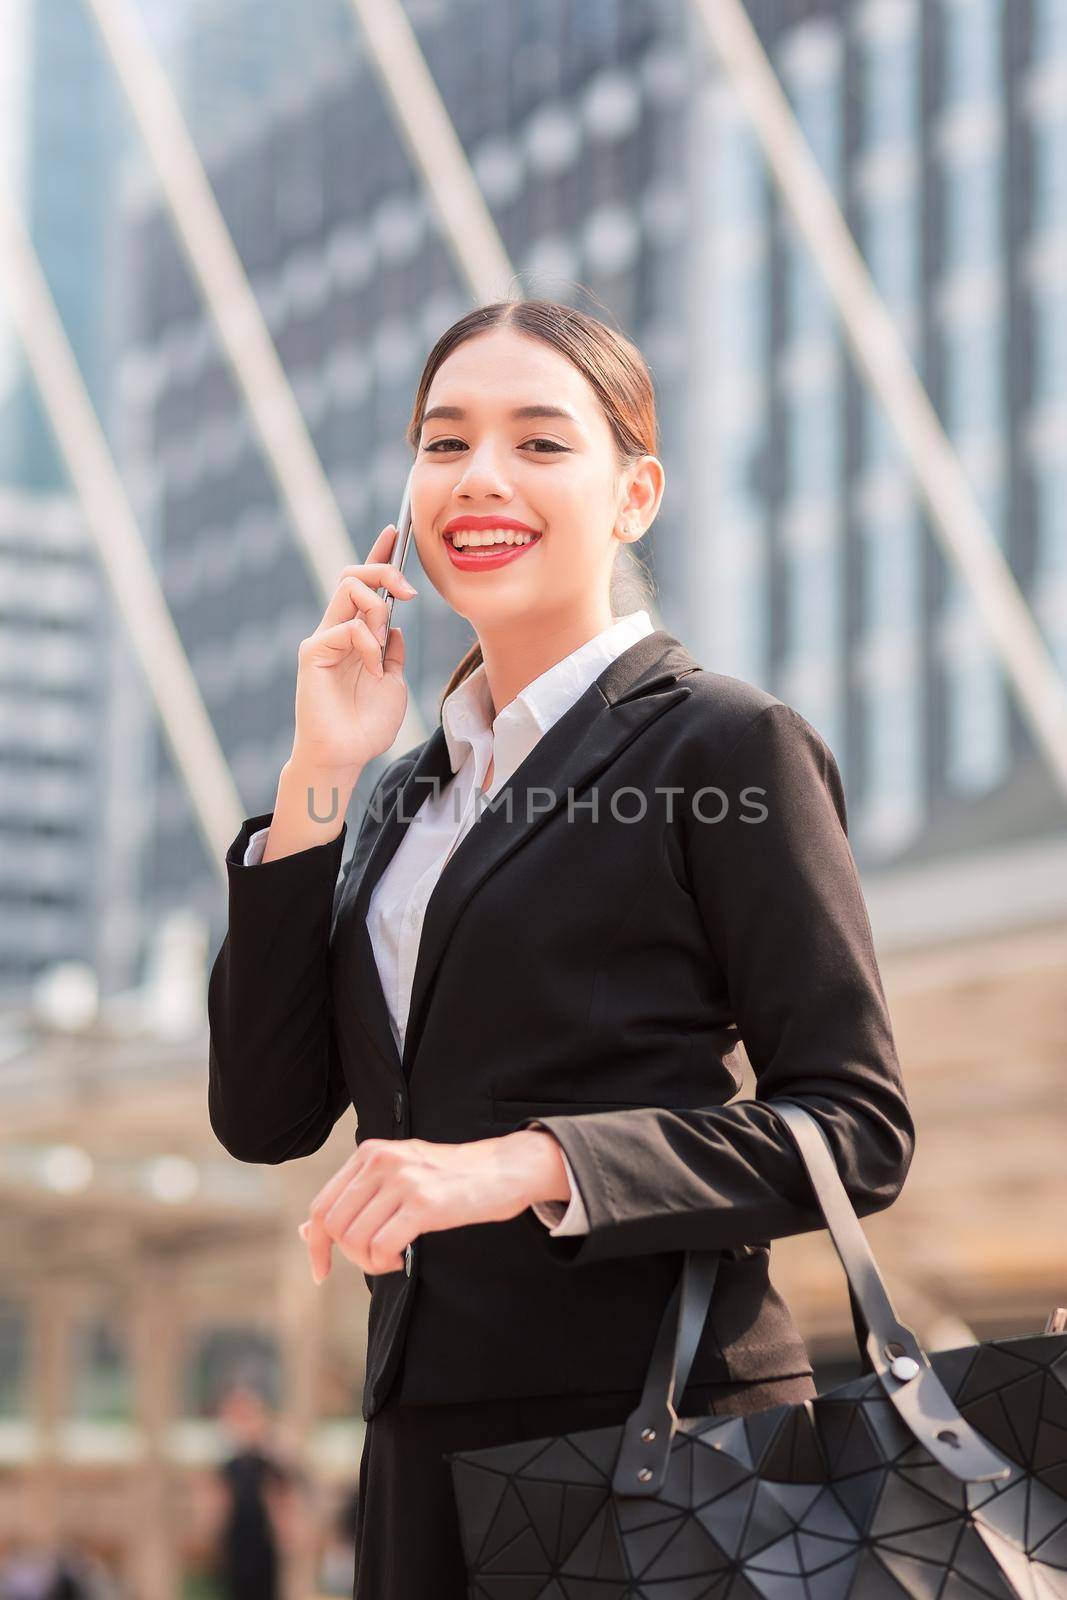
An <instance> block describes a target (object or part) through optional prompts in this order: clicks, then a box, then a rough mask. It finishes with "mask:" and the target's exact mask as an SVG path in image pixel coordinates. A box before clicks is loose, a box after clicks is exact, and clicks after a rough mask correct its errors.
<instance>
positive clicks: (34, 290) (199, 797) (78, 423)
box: [0, 184, 244, 884]
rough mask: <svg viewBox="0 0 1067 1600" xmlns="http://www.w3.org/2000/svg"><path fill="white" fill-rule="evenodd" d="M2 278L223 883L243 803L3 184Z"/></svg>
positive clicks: (34, 257) (0, 201) (0, 212)
mask: <svg viewBox="0 0 1067 1600" xmlns="http://www.w3.org/2000/svg"><path fill="white" fill-rule="evenodd" d="M0 278H2V279H3V281H4V282H5V283H6V284H7V290H8V294H9V297H10V302H11V311H12V319H13V321H14V324H15V327H16V328H17V329H18V331H19V334H20V336H21V338H22V342H23V345H24V348H25V350H26V356H27V359H28V361H29V364H30V369H31V371H32V372H33V375H34V378H35V380H36V383H37V387H38V390H39V392H40V395H41V399H42V402H43V404H44V408H45V410H46V412H47V413H48V417H49V420H50V422H51V424H52V428H53V431H54V432H55V436H56V442H57V444H58V445H59V449H60V451H61V453H62V456H63V459H64V461H65V462H66V465H67V470H68V472H69V473H70V478H71V482H72V483H73V485H74V488H75V491H76V492H77V495H78V498H79V500H80V501H81V505H82V509H83V512H84V514H85V518H86V521H87V523H88V525H89V530H90V532H91V534H92V537H93V539H94V540H95V543H96V548H97V550H98V552H99V555H100V559H101V562H102V564H103V568H104V572H105V575H106V577H107V580H108V583H109V584H110V587H111V592H112V594H113V595H114V597H115V603H116V605H117V606H118V609H119V613H120V615H121V616H122V620H123V622H124V624H125V626H126V631H127V634H128V636H129V639H130V643H131V645H132V647H133V652H134V655H135V656H136V658H137V662H138V665H139V666H140V668H141V671H142V672H143V673H144V676H145V679H146V681H147V683H148V687H149V690H150V692H151V694H152V697H153V699H154V700H155V703H156V706H157V708H158V711H159V718H160V723H161V725H162V728H163V732H164V734H165V735H166V738H167V742H168V744H169V745H170V749H171V753H172V755H173V757H174V761H175V764H176V766H177V769H178V771H179V772H180V773H181V775H182V778H183V779H184V782H185V786H186V788H187V790H188V792H189V796H190V799H191V801H192V805H193V812H194V815H195V817H196V820H197V823H198V825H199V828H200V832H201V835H202V836H203V839H204V843H205V846H206V849H207V853H208V856H209V857H210V859H211V861H212V864H213V865H214V868H215V871H216V872H217V873H218V874H219V876H220V877H221V879H222V882H223V884H225V883H226V865H225V854H226V849H227V846H228V845H229V843H230V840H231V839H232V838H233V837H234V835H235V834H236V833H237V832H238V830H239V829H240V827H241V823H242V821H243V818H244V811H243V809H242V806H241V799H240V796H239V795H238V793H237V790H236V788H235V786H234V782H233V777H232V775H231V773H230V769H229V766H228V765H227V762H226V757H225V755H224V754H223V751H222V748H221V746H220V745H219V742H218V740H217V738H216V737H215V730H214V728H213V727H212V724H211V719H210V717H209V716H208V713H207V709H206V707H205V705H204V701H203V698H202V696H201V694H200V687H199V685H198V683H197V681H196V677H195V674H194V673H193V670H192V668H191V666H190V665H189V661H188V658H187V656H186V654H185V649H184V647H183V645H182V641H181V639H180V637H179V635H178V632H177V629H176V628H175V626H174V620H173V618H172V617H171V614H170V611H169V609H168V607H167V602H166V598H165V596H164V594H163V590H162V588H161V587H160V583H159V579H158V577H157V576H156V571H155V568H154V566H153V565H152V561H151V558H150V556H149V554H148V551H147V548H146V546H145V542H144V539H143V538H142V536H141V531H140V529H139V528H138V526H137V521H136V518H135V517H134V513H133V509H132V507H131V505H130V502H129V499H128V498H127V495H126V491H125V489H124V488H123V484H122V479H121V478H120V477H119V474H118V470H117V468H116V466H115V463H114V461H113V459H112V457H111V453H110V451H109V449H108V446H107V441H106V439H105V438H104V434H103V430H102V429H101V427H100V423H99V420H98V418H97V415H96V412H95V411H94V410H93V405H92V401H91V400H90V398H89V394H88V391H87V389H86V387H85V382H84V380H83V378H82V375H81V373H80V371H79V370H78V364H77V362H76V360H75V358H74V353H73V351H72V350H71V348H70V344H69V341H68V340H67V336H66V333H65V332H64V329H63V324H62V322H61V320H60V317H59V313H58V311H57V310H56V305H55V302H54V300H53V299H52V295H51V292H50V290H49V288H48V284H47V282H46V281H45V277H44V274H43V272H42V271H41V267H40V263H39V261H38V260H37V255H36V252H35V251H34V248H33V244H32V242H31V240H30V238H29V235H28V234H27V233H26V230H25V227H24V225H23V221H22V218H21V216H20V215H19V213H18V210H17V208H16V207H15V204H14V202H13V201H12V199H11V196H10V194H9V192H8V191H7V189H6V187H5V186H4V185H2V184H0Z"/></svg>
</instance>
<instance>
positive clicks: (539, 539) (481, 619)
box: [411, 328, 663, 633]
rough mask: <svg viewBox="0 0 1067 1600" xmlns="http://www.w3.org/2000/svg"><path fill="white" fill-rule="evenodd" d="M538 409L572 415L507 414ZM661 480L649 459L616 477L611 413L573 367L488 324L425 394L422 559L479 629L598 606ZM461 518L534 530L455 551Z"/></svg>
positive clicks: (414, 490)
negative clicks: (525, 536)
mask: <svg viewBox="0 0 1067 1600" xmlns="http://www.w3.org/2000/svg"><path fill="white" fill-rule="evenodd" d="M530 406H535V407H545V408H555V409H558V410H560V411H564V412H566V413H567V414H566V415H547V416H532V415H526V416H514V415H512V413H513V411H514V410H517V409H518V408H520V407H530ZM439 407H447V408H449V410H448V414H447V415H435V414H434V413H435V412H436V411H437V410H438V408H439ZM662 477H663V472H662V467H661V466H660V464H659V462H658V461H657V460H656V458H655V457H654V456H644V457H642V459H641V462H640V463H639V464H638V466H637V467H635V468H630V469H628V470H627V471H626V472H624V473H622V474H620V473H618V471H617V469H616V460H615V445H614V440H613V437H612V433H611V428H610V426H609V423H608V420H607V417H606V416H605V414H604V412H603V410H602V408H601V406H600V402H599V400H598V399H597V397H596V394H595V392H594V391H593V389H592V388H591V386H590V385H589V383H588V382H587V381H586V379H585V378H584V377H583V376H582V374H581V373H580V372H579V371H578V369H577V368H576V367H574V366H573V365H572V364H571V363H570V361H568V360H567V358H566V357H565V356H562V355H560V354H559V352H558V351H556V350H554V349H552V348H551V346H549V345H546V344H543V343H541V341H540V340H537V339H533V338H530V337H526V336H524V335H522V334H519V333H516V332H514V331H513V330H512V329H508V328H494V329H492V330H490V331H489V332H487V333H483V334H478V335H476V336H475V337H474V338H472V339H468V340H466V341H465V343H463V344H462V345H460V346H459V347H458V349H456V350H454V351H453V352H452V354H451V355H450V356H448V357H447V358H446V359H445V361H443V362H442V364H441V366H440V367H439V368H438V370H437V372H436V374H435V375H434V378H433V382H432V384H431V386H430V389H429V392H428V394H427V396H426V407H425V411H424V414H423V427H422V433H421V436H420V439H419V447H418V455H417V458H416V463H415V470H414V474H413V477H412V484H411V511H412V523H413V537H414V538H415V542H416V545H417V547H418V551H419V558H420V560H421V562H422V565H423V568H424V569H425V571H426V574H427V576H428V577H429V579H430V581H431V583H432V584H433V585H434V587H435V589H437V590H438V591H439V593H440V594H441V595H443V597H444V598H445V600H447V602H448V604H449V605H450V606H451V607H452V608H453V610H454V611H456V612H458V613H459V615H460V616H463V617H466V618H467V620H468V621H469V622H470V623H471V624H472V625H473V627H474V628H475V629H476V631H478V632H479V633H482V632H483V631H489V632H496V631H497V630H498V629H499V628H500V627H501V625H502V624H507V623H508V622H509V621H513V620H518V619H519V618H527V619H530V618H537V619H538V621H539V622H541V621H546V620H552V619H555V620H559V621H562V620H564V619H566V618H568V617H572V616H575V615H580V614H583V613H586V612H589V611H590V610H591V609H599V610H603V609H606V607H607V601H608V592H609V587H610V579H611V568H612V565H613V563H614V560H615V555H616V552H617V550H618V541H619V539H620V538H625V539H626V540H627V541H628V542H629V541H631V540H632V539H636V538H639V537H640V536H641V534H642V533H643V532H644V531H645V529H646V528H647V527H648V525H649V524H650V523H651V521H652V520H653V518H654V517H655V514H656V511H657V510H658V508H659V502H660V499H661V497H662ZM465 517H470V518H473V519H475V520H477V521H479V522H482V523H483V525H484V527H486V528H492V527H495V528H499V527H502V526H503V527H507V525H508V524H509V523H521V524H522V525H523V527H525V528H528V529H530V530H531V531H532V532H533V534H534V536H535V537H534V538H533V539H532V540H531V541H530V542H529V543H527V544H526V545H525V547H522V546H520V545H519V544H517V543H516V544H498V545H494V546H493V547H492V554H489V555H487V554H486V553H484V551H485V549H486V547H485V546H484V545H483V546H479V547H477V548H475V547H472V546H470V545H468V547H467V549H466V550H465V549H463V548H462V540H463V535H462V533H461V534H460V544H459V546H457V545H456V544H455V543H453V542H451V540H452V539H453V538H454V535H452V534H450V537H449V538H448V539H446V536H445V530H446V528H447V529H449V530H451V529H452V525H453V524H454V523H455V521H456V519H460V521H462V519H464V518H465Z"/></svg>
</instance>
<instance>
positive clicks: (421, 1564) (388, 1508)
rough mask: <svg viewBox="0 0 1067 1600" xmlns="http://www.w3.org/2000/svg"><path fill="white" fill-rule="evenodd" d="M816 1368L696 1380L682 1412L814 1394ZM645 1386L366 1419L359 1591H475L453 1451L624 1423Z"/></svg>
mask: <svg viewBox="0 0 1067 1600" xmlns="http://www.w3.org/2000/svg"><path fill="white" fill-rule="evenodd" d="M817 1392H818V1391H817V1389H816V1387H815V1384H814V1382H813V1380H812V1379H811V1377H810V1376H801V1377H792V1378H772V1379H768V1380H767V1381H765V1382H754V1383H720V1384H714V1383H713V1384H692V1385H690V1387H689V1388H688V1389H687V1390H686V1392H685V1394H684V1395H683V1396H682V1401H681V1404H679V1405H676V1407H675V1409H676V1410H677V1412H678V1415H679V1416H680V1417H693V1416H740V1415H742V1414H744V1413H747V1412H750V1411H761V1410H763V1409H764V1408H765V1407H767V1406H774V1405H781V1404H783V1403H786V1402H794V1403H795V1402H796V1401H798V1400H810V1399H813V1398H814V1397H815V1395H816V1394H817ZM639 1399H640V1394H639V1393H637V1392H635V1393H631V1392H630V1391H629V1390H622V1391H619V1390H614V1391H611V1392H608V1393H604V1394H592V1395H574V1394H561V1395H547V1396H545V1395H537V1396H535V1397H533V1398H529V1399H522V1400H478V1401H472V1402H469V1403H457V1404H449V1405H413V1406H400V1405H397V1404H396V1402H395V1400H392V1399H390V1400H387V1401H386V1403H385V1405H384V1406H383V1407H382V1408H381V1410H380V1411H378V1412H376V1413H375V1415H374V1416H373V1417H372V1418H371V1419H370V1421H369V1422H368V1423H367V1431H366V1435H365V1438H364V1441H363V1456H362V1459H361V1461H360V1467H359V1512H358V1520H357V1526H356V1568H355V1586H354V1588H353V1591H352V1593H353V1600H468V1595H467V1575H466V1568H465V1566H464V1562H463V1546H462V1542H461V1539H460V1531H459V1519H458V1515H457V1512H456V1502H455V1497H454V1494H453V1489H452V1477H451V1472H450V1469H449V1466H448V1463H447V1462H446V1461H445V1460H444V1456H443V1452H444V1451H446V1450H473V1449H478V1448H480V1447H481V1446H483V1445H494V1444H509V1443H512V1442H517V1441H518V1440H520V1439H541V1438H549V1437H551V1436H552V1435H554V1434H562V1433H572V1432H574V1431H575V1430H576V1429H579V1428H601V1427H607V1426H610V1425H611V1424H613V1423H619V1422H625V1420H626V1418H627V1417H628V1416H629V1415H630V1413H631V1411H632V1410H633V1409H634V1406H635V1405H636V1404H637V1402H638V1400H639Z"/></svg>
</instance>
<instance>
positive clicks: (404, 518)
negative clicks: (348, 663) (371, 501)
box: [378, 462, 415, 666]
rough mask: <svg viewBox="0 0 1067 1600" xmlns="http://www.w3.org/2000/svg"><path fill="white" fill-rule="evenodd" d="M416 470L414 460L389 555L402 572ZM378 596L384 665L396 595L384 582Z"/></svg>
mask: <svg viewBox="0 0 1067 1600" xmlns="http://www.w3.org/2000/svg"><path fill="white" fill-rule="evenodd" d="M414 472H415V463H414V462H412V464H411V471H410V472H409V473H408V481H407V483H405V485H404V494H403V498H402V499H401V501H400V515H399V516H398V517H397V519H396V538H395V539H394V540H393V550H392V554H391V555H390V557H389V559H390V561H391V562H392V564H393V565H394V566H396V567H399V569H400V571H401V572H403V570H404V562H405V561H406V559H407V553H408V545H409V544H410V543H411V479H412V477H413V475H414ZM398 552H399V553H398ZM378 598H379V600H381V599H384V600H385V617H386V628H385V640H384V642H383V644H382V666H384V665H385V652H386V650H387V648H388V645H389V629H390V628H391V627H392V626H393V604H394V602H395V600H396V595H395V594H393V592H392V590H390V589H387V588H386V587H385V585H384V584H382V586H381V587H380V588H379V590H378Z"/></svg>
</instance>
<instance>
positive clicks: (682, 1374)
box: [612, 1097, 1015, 1497]
mask: <svg viewBox="0 0 1067 1600" xmlns="http://www.w3.org/2000/svg"><path fill="white" fill-rule="evenodd" d="M762 1103H763V1104H764V1105H767V1106H770V1107H771V1108H772V1109H773V1110H774V1111H776V1112H777V1113H778V1115H779V1116H780V1117H781V1119H782V1121H783V1122H784V1123H785V1125H786V1127H787V1128H788V1130H789V1133H790V1136H791V1137H792V1139H793V1142H794V1144H795V1145H796V1147H797V1149H798V1151H799V1153H800V1156H801V1159H802V1161H803V1162H804V1166H805V1169H806V1170H807V1174H808V1178H809V1179H810V1181H811V1186H812V1188H813V1190H814V1192H815V1197H816V1200H817V1201H818V1204H819V1209H820V1211H821V1212H822V1214H823V1218H824V1220H825V1222H826V1227H827V1230H828V1232H829V1234H830V1238H831V1239H832V1241H833V1244H834V1248H835V1250H836V1251H837V1254H838V1257H839V1259H840V1261H841V1265H842V1266H843V1267H844V1269H845V1275H846V1277H847V1279H848V1283H849V1291H850V1300H851V1304H852V1314H853V1325H854V1327H855V1330H856V1336H857V1343H858V1344H859V1348H860V1354H861V1356H865V1358H866V1361H867V1363H868V1364H869V1366H870V1369H871V1370H872V1371H873V1372H875V1373H876V1374H877V1376H878V1380H879V1383H880V1384H881V1386H882V1389H883V1391H884V1393H885V1394H886V1396H887V1398H888V1399H889V1400H890V1401H891V1403H892V1405H893V1407H894V1409H895V1411H896V1413H897V1415H898V1416H899V1417H900V1419H901V1421H902V1422H903V1423H904V1424H905V1426H906V1427H907V1428H908V1429H909V1431H910V1432H911V1434H912V1435H913V1437H914V1438H915V1439H917V1440H918V1441H919V1443H920V1444H921V1445H922V1447H923V1449H924V1450H926V1451H927V1452H928V1453H929V1454H930V1455H931V1456H932V1457H933V1458H934V1460H935V1461H937V1462H938V1464H939V1465H940V1466H942V1467H944V1469H945V1470H946V1472H949V1473H951V1474H952V1476H953V1477H954V1478H956V1479H958V1480H959V1481H960V1482H963V1483H985V1482H990V1481H992V1480H995V1479H1003V1478H1006V1477H1010V1476H1011V1473H1012V1472H1013V1471H1014V1470H1015V1469H1014V1467H1013V1466H1012V1464H1011V1462H1010V1461H1008V1460H1007V1458H1006V1457H1004V1456H1002V1455H1001V1454H1000V1453H999V1452H998V1451H996V1450H994V1449H993V1447H992V1446H991V1445H990V1444H988V1443H987V1441H986V1440H985V1439H983V1438H982V1436H981V1434H980V1433H978V1432H977V1430H976V1429H974V1428H973V1427H972V1426H971V1424H970V1423H969V1422H967V1421H966V1420H965V1418H964V1417H962V1416H961V1414H960V1412H959V1410H958V1408H957V1407H956V1405H955V1404H954V1402H953V1401H952V1399H951V1397H950V1395H949V1394H948V1391H947V1390H946V1389H945V1387H944V1385H943V1384H942V1382H941V1380H940V1378H939V1377H938V1376H937V1373H936V1372H935V1371H934V1369H933V1367H932V1366H931V1365H930V1362H929V1359H928V1358H927V1356H926V1354H925V1352H924V1351H923V1349H922V1346H921V1345H920V1344H919V1341H918V1339H917V1338H916V1337H915V1334H914V1333H913V1331H912V1330H911V1329H910V1328H909V1327H907V1326H906V1325H905V1324H904V1323H902V1322H901V1321H900V1319H899V1318H898V1316H897V1314H896V1312H895V1310H894V1308H893V1304H892V1301H891V1300H890V1298H889V1294H888V1292H887V1290H886V1286H885V1283H884V1282H883V1280H882V1276H881V1274H880V1272H879V1271H878V1267H877V1264H876V1262H875V1259H874V1256H873V1255H872V1253H871V1249H870V1246H869V1244H868V1243H867V1239H866V1236H865V1234H864V1232H863V1229H862V1228H861V1226H860V1222H859V1218H858V1217H857V1216H856V1212H855V1210H854V1208H853V1205H852V1202H851V1200H850V1199H849V1197H848V1191H847V1190H846V1189H845V1186H844V1184H843V1183H842V1181H841V1176H840V1173H839V1172H838V1170H837V1164H836V1162H835V1160H834V1155H833V1149H832V1146H831V1145H830V1142H829V1140H828V1139H827V1137H826V1134H825V1133H824V1131H823V1129H822V1127H821V1126H820V1124H819V1123H818V1121H817V1120H816V1118H815V1117H813V1116H812V1115H811V1113H810V1111H808V1110H806V1109H805V1108H804V1107H803V1106H801V1105H798V1104H797V1103H796V1102H795V1101H792V1100H786V1099H780V1098H777V1097H776V1098H775V1099H774V1100H766V1101H764V1102H762ZM722 1254H723V1252H721V1251H687V1252H686V1258H685V1265H684V1266H683V1269H682V1274H681V1278H680V1281H679V1283H678V1284H676V1285H675V1289H674V1292H673V1294H672V1296H671V1299H670V1301H669V1302H668V1305H667V1309H666V1311H665V1312H664V1315H663V1319H662V1321H661V1323H660V1329H659V1334H658V1335H657V1338H656V1345H655V1348H654V1350H653V1353H652V1361H651V1362H650V1364H649V1369H648V1376H647V1378H646V1381H645V1388H644V1391H643V1393H642V1396H641V1401H640V1403H639V1405H638V1406H637V1407H636V1408H635V1410H634V1411H633V1412H632V1413H631V1415H630V1416H629V1417H628V1418H627V1421H626V1424H625V1426H624V1429H623V1436H622V1443H621V1446H620V1449H619V1454H618V1458H617V1461H616V1466H615V1473H614V1477H613V1480H612V1491H613V1493H615V1494H619V1495H630V1496H633V1495H638V1496H650V1497H651V1496H654V1495H656V1494H658V1493H659V1492H660V1490H661V1489H662V1487H663V1480H664V1477H665V1476H666V1471H667V1462H668V1459H669V1456H670V1446H671V1439H672V1438H673V1436H674V1431H675V1428H676V1426H677V1422H678V1417H677V1414H676V1412H675V1410H674V1404H673V1401H674V1396H675V1393H677V1394H678V1395H679V1396H680V1395H681V1394H682V1393H683V1392H684V1389H685V1383H686V1380H687V1379H688V1376H689V1371H690V1368H691V1366H692V1362H693V1356H694V1354H695V1351H696V1347H697V1343H698V1342H699V1338H700V1333H701V1330H702V1329H703V1325H704V1320H705V1318H706V1316H707V1312H708V1307H709V1305H710V1303H711V1291H712V1289H713V1287H714V1283H715V1272H716V1269H717V1266H718V1261H719V1258H720V1257H721V1255H722ZM694 1260H695V1261H696V1263H697V1264H696V1265H695V1266H694ZM679 1298H680V1300H681V1305H680V1307H679V1305H678V1302H679ZM698 1318H699V1321H697V1319H698ZM694 1322H696V1332H695V1335H694V1332H693V1324H694ZM679 1378H680V1380H681V1381H680V1382H679V1381H678V1380H679Z"/></svg>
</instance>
